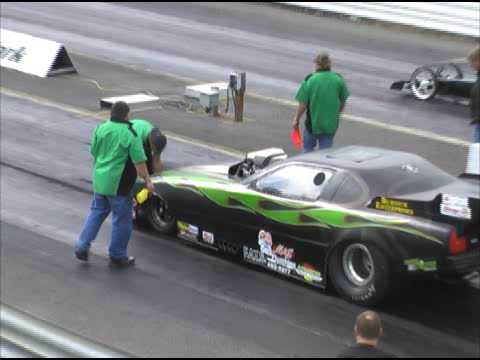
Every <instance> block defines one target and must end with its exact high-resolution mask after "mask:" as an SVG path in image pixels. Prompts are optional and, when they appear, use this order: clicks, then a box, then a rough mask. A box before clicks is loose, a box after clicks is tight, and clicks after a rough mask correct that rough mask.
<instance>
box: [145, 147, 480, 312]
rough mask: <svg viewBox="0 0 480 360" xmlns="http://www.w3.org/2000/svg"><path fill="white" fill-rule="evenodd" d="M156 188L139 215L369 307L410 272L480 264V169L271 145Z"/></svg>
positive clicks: (372, 151) (174, 174)
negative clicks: (459, 170) (451, 170)
mask: <svg viewBox="0 0 480 360" xmlns="http://www.w3.org/2000/svg"><path fill="white" fill-rule="evenodd" d="M153 181H154V183H155V187H156V194H155V195H153V196H151V197H150V198H149V199H148V200H147V201H145V202H143V203H142V204H137V206H136V212H137V216H138V217H145V218H146V219H147V220H148V221H149V222H150V224H151V225H152V226H153V228H154V229H155V230H157V231H158V232H160V233H176V234H177V235H178V236H179V237H181V238H183V239H186V240H189V241H191V242H194V243H196V244H198V245H201V246H205V247H209V248H211V249H214V250H216V251H218V252H221V253H224V254H227V255H229V256H232V257H235V258H237V259H239V260H242V261H245V262H247V263H250V264H254V265H257V266H259V267H263V268H265V269H269V270H271V271H273V272H276V273H278V274H282V275H284V276H287V277H289V278H293V279H297V280H300V281H303V282H306V283H308V284H311V285H313V286H316V287H320V288H325V287H326V286H327V285H331V286H333V287H334V288H335V289H336V290H337V292H338V293H339V294H340V295H342V296H343V297H344V298H346V299H348V300H350V301H353V302H356V303H359V304H364V305H371V304H374V303H378V302H380V301H381V300H383V299H384V298H385V297H386V296H387V295H388V294H390V293H391V292H392V290H393V289H394V288H395V287H396V285H398V284H400V283H402V281H403V279H405V278H406V277H407V276H406V275H407V274H418V273H423V274H425V273H429V274H436V275H439V276H447V275H448V276H451V275H462V274H467V273H470V272H472V271H474V270H475V269H477V268H480V242H479V235H480V221H479V220H480V188H479V185H480V179H479V177H478V173H477V174H476V175H475V174H473V175H472V174H467V175H464V176H462V177H461V178H460V177H454V176H452V175H450V174H448V173H446V172H444V171H443V170H441V169H439V168H437V167H436V166H434V165H432V164H431V163H429V162H428V161H427V160H425V159H423V158H421V157H420V156H417V155H414V154H410V153H405V152H397V151H389V150H384V149H378V148H370V147H361V146H351V147H346V148H340V149H336V150H327V151H319V152H314V153H310V154H304V155H299V156H295V157H292V158H287V157H286V155H285V154H284V153H283V151H282V150H280V149H269V150H268V149H267V150H264V151H259V152H254V153H250V154H247V156H246V158H245V159H244V160H243V161H241V162H238V163H235V164H232V165H225V166H223V165H221V166H219V165H212V166H193V167H187V168H182V169H178V170H170V171H165V172H163V173H162V175H161V176H158V177H155V178H154V179H153ZM142 187H143V186H142V183H138V184H137V186H136V192H141V190H142Z"/></svg>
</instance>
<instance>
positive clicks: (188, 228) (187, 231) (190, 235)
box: [177, 221, 200, 241]
mask: <svg viewBox="0 0 480 360" xmlns="http://www.w3.org/2000/svg"><path fill="white" fill-rule="evenodd" d="M177 228H178V236H179V237H181V238H182V239H185V240H190V241H197V240H198V235H199V233H200V230H199V229H198V227H197V226H195V225H191V224H187V223H185V222H183V221H178V222H177Z"/></svg>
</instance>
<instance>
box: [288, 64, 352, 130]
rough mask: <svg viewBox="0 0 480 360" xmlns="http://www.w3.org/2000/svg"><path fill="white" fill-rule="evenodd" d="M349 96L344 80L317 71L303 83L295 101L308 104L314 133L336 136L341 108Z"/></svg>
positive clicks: (332, 74)
mask: <svg viewBox="0 0 480 360" xmlns="http://www.w3.org/2000/svg"><path fill="white" fill-rule="evenodd" d="M348 96H349V93H348V89H347V86H346V85H345V81H344V80H343V78H342V77H341V76H340V75H339V74H337V73H335V72H332V71H317V72H315V73H313V74H311V75H309V76H307V78H306V79H305V80H304V81H303V82H302V84H301V85H300V88H299V89H298V91H297V95H296V97H295V99H296V100H297V101H298V102H301V103H306V104H308V114H307V117H308V116H310V119H311V123H312V133H313V134H315V135H319V134H334V133H335V132H336V131H337V128H338V120H339V115H340V114H339V113H340V106H341V104H342V103H345V101H347V98H348Z"/></svg>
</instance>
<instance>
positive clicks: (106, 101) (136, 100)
mask: <svg viewBox="0 0 480 360" xmlns="http://www.w3.org/2000/svg"><path fill="white" fill-rule="evenodd" d="M159 100H160V98H159V97H158V96H153V95H147V94H133V95H123V96H115V97H109V98H103V99H100V107H101V108H111V107H112V106H113V104H115V103H116V102H117V101H123V102H125V103H127V104H128V105H135V104H143V103H152V102H153V103H154V102H157V101H159Z"/></svg>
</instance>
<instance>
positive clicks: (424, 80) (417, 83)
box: [411, 71, 435, 99]
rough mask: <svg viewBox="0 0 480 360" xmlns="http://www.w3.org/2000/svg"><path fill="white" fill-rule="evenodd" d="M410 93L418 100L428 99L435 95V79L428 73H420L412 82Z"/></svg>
mask: <svg viewBox="0 0 480 360" xmlns="http://www.w3.org/2000/svg"><path fill="white" fill-rule="evenodd" d="M411 84H412V92H413V93H414V94H415V96H416V97H418V98H419V99H428V98H430V97H431V96H432V95H433V94H434V93H435V79H434V75H432V74H431V73H430V72H429V71H421V72H419V73H418V74H417V75H416V76H415V79H414V80H413V81H412V83H411Z"/></svg>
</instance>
